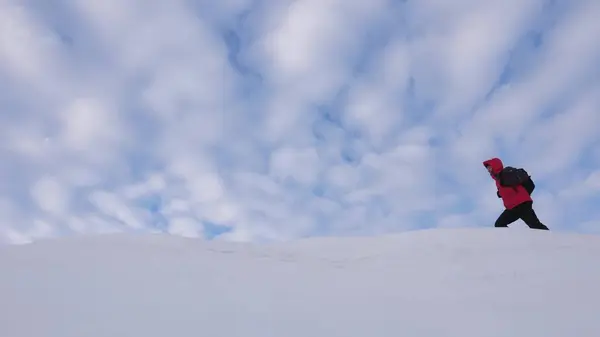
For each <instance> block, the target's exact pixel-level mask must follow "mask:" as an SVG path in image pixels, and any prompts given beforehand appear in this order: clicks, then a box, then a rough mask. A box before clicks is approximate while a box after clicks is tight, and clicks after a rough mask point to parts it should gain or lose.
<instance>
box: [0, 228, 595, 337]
mask: <svg viewBox="0 0 600 337" xmlns="http://www.w3.org/2000/svg"><path fill="white" fill-rule="evenodd" d="M599 257H600V237H598V236H592V235H575V234H565V233H558V232H552V231H550V232H544V231H532V230H513V229H482V230H478V229H466V230H426V231H416V232H411V233H403V234H398V235H390V236H382V237H371V238H323V239H308V240H302V241H297V242H289V243H281V244H272V245H264V246H259V245H251V244H240V243H227V242H204V241H199V240H193V239H184V238H177V237H169V236H160V235H152V236H131V235H106V236H97V237H80V238H70V239H57V240H48V241H40V242H37V243H34V244H30V245H24V246H10V247H3V248H1V249H0V270H1V271H2V276H1V277H0V299H2V300H1V301H0V336H2V337H83V336H89V337H101V336H111V337H112V336H124V337H125V336H144V337H155V336H156V337H158V336H207V337H209V336H210V337H220V336H223V337H225V336H227V337H233V336H251V337H254V336H256V337H267V336H273V337H274V336H285V337H296V336H298V337H300V336H302V337H305V336H316V337H320V336H327V337H330V336H369V337H371V336H418V337H423V336H426V337H429V336H431V337H434V336H436V337H438V336H461V337H483V336H490V337H491V336H493V337H496V336H498V337H499V336H503V337H504V336H505V337H519V336H527V337H536V336H539V337H542V336H543V337H550V336H556V337H558V336H561V337H563V336H564V337H567V336H569V337H570V336H574V337H575V336H581V337H587V336H590V337H591V336H595V337H596V336H600V324H599V322H598V319H597V317H598V312H600V292H599V291H598V284H600V268H598V262H597V261H598V258H599Z"/></svg>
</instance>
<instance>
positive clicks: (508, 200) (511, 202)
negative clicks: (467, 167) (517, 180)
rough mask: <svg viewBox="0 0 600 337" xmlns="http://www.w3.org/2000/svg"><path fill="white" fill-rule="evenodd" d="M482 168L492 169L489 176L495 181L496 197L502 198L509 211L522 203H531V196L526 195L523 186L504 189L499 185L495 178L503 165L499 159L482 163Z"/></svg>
mask: <svg viewBox="0 0 600 337" xmlns="http://www.w3.org/2000/svg"><path fill="white" fill-rule="evenodd" d="M483 166H486V167H487V166H490V167H491V168H492V172H491V174H490V175H491V176H492V178H493V179H494V180H495V181H496V188H498V195H499V196H500V197H501V198H502V202H503V203H504V207H506V208H507V209H511V208H514V207H516V206H518V205H520V204H522V203H524V202H527V201H532V199H531V196H530V195H529V193H527V190H526V189H525V188H524V187H523V186H517V187H504V186H501V185H500V182H499V181H498V178H497V177H496V176H497V175H498V173H500V171H502V169H503V168H504V164H502V161H501V160H500V159H499V158H492V159H488V160H486V161H484V162H483Z"/></svg>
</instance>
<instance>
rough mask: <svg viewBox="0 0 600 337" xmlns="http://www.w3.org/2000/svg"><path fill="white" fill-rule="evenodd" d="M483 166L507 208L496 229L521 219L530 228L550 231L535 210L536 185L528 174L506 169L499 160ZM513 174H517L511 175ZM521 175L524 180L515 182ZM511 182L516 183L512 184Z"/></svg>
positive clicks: (496, 224)
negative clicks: (533, 196)
mask: <svg viewBox="0 0 600 337" xmlns="http://www.w3.org/2000/svg"><path fill="white" fill-rule="evenodd" d="M483 166H485V167H486V168H487V170H488V172H489V173H490V175H491V176H492V178H493V179H494V181H496V188H497V189H498V191H497V192H496V195H497V196H498V198H502V202H503V203H504V207H505V208H506V209H505V210H504V212H502V214H500V216H499V217H498V220H496V223H495V224H494V227H508V225H509V224H511V223H513V222H515V221H517V220H518V219H521V220H523V221H524V222H525V223H526V224H527V226H529V228H533V229H543V230H548V227H546V225H544V224H542V223H541V222H540V220H539V219H538V217H537V215H536V214H535V211H534V210H533V199H531V192H533V189H534V188H535V185H534V183H533V181H532V180H531V177H529V175H528V174H527V172H525V171H524V170H522V169H515V168H512V167H506V168H505V167H504V164H503V163H502V161H501V160H500V159H499V158H492V159H489V160H486V161H484V162H483ZM513 172H514V173H517V174H516V175H511V173H513ZM519 174H522V175H523V176H524V178H522V179H520V180H519V179H517V180H515V179H514V178H519ZM510 180H515V181H513V182H511V181H510Z"/></svg>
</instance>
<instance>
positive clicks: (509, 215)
mask: <svg viewBox="0 0 600 337" xmlns="http://www.w3.org/2000/svg"><path fill="white" fill-rule="evenodd" d="M517 220H519V215H518V214H517V213H515V212H514V211H513V210H510V209H505V210H504V212H502V214H500V216H499V217H498V219H497V220H496V223H495V224H494V227H508V225H510V224H511V223H513V222H515V221H517Z"/></svg>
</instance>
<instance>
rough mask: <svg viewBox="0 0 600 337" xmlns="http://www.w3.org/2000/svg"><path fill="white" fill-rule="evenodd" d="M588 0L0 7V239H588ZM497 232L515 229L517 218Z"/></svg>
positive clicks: (592, 158) (591, 49) (199, 1)
mask: <svg viewBox="0 0 600 337" xmlns="http://www.w3.org/2000/svg"><path fill="white" fill-rule="evenodd" d="M598 17H600V2H598V1H596V0H576V1H566V0H565V1H554V0H549V1H542V0H507V1H481V0H458V1H451V2H448V1H442V0H422V1H411V0H406V1H391V0H390V1H386V0H355V1H346V0H296V1H286V0H282V1H266V0H256V1H253V0H222V1H208V0H205V1H204V0H171V1H168V2H166V1H157V0H126V1H123V0H118V1H117V0H103V1H88V0H69V1H66V0H56V1H52V2H51V3H50V2H48V1H45V0H18V1H17V0H0V242H1V243H9V244H11V243H12V244H17V243H27V242H32V241H35V240H40V239H46V238H53V237H62V236H68V235H80V234H86V235H94V234H101V233H113V232H161V233H170V234H174V235H181V236H185V237H196V238H201V239H207V240H231V241H246V242H274V241H287V240H295V239H299V238H305V237H314V236H364V235H379V234H384V233H392V232H403V231H409V230H416V229H423V228H456V227H477V228H479V227H491V226H493V224H494V222H495V220H496V217H497V216H498V215H499V214H500V213H501V212H502V210H503V206H502V202H501V200H500V199H498V198H497V196H496V188H495V185H494V183H493V181H492V180H491V178H490V176H489V175H488V174H487V172H486V170H485V169H484V167H483V165H482V162H483V161H484V160H486V159H489V158H491V157H500V158H501V159H502V160H503V161H504V162H505V164H506V165H511V166H517V167H524V168H525V169H526V170H527V171H528V172H529V173H530V174H531V175H532V177H533V179H534V181H535V182H536V185H537V188H536V191H535V192H534V194H533V197H534V208H535V210H536V212H537V214H538V216H539V217H540V219H541V220H542V222H543V223H545V224H546V225H547V226H548V227H550V229H551V230H556V231H569V232H578V233H600V208H598V207H597V205H598V203H599V202H600V195H599V192H600V169H599V167H600V146H599V145H600V132H599V131H600V127H599V125H600V39H598V36H600V23H597V22H595V20H596V19H597V18H598ZM514 226H525V225H524V224H523V223H522V222H519V223H515V224H514Z"/></svg>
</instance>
